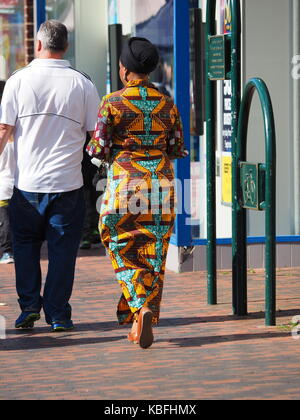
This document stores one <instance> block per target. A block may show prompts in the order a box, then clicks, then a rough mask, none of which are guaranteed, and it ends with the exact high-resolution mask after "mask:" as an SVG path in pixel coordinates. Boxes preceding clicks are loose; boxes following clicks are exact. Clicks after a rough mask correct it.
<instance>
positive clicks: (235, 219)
mask: <svg viewBox="0 0 300 420" xmlns="http://www.w3.org/2000/svg"><path fill="white" fill-rule="evenodd" d="M230 4H231V14H232V30H231V82H232V306H233V313H234V314H235V315H239V316H243V315H246V314H247V244H246V241H247V237H246V212H245V210H244V209H242V208H241V207H240V204H239V194H238V191H239V159H238V156H237V143H238V118H239V110H240V103H241V13H240V1H239V0H231V2H230Z"/></svg>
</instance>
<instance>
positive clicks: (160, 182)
mask: <svg viewBox="0 0 300 420" xmlns="http://www.w3.org/2000/svg"><path fill="white" fill-rule="evenodd" d="M87 152H88V153H89V154H90V156H93V157H96V158H98V159H101V160H104V161H106V162H109V163H110V166H109V171H108V184H107V189H106V193H105V197H104V199H103V202H102V208H101V215H100V232H101V238H102V241H103V243H104V245H105V247H106V248H107V250H108V252H109V255H110V258H111V260H112V265H113V268H114V270H115V273H116V277H117V280H118V281H119V283H120V285H121V288H122V296H121V299H120V302H119V305H118V310H117V316H118V320H119V323H120V324H127V323H130V322H132V320H133V318H134V313H135V312H137V311H138V310H139V309H140V308H141V307H143V306H148V307H149V308H150V309H151V310H152V311H153V313H154V320H153V322H154V323H157V322H158V320H159V310H160V302H161V298H162V290H163V280H164V273H165V264H166V257H167V252H168V247H169V241H170V236H171V233H172V229H173V225H174V220H175V212H174V185H173V182H174V172H173V168H172V164H171V162H170V159H176V158H181V157H185V156H186V152H185V150H184V141H183V130H182V124H181V119H180V115H179V112H178V110H177V108H176V106H175V105H174V103H173V101H172V100H171V99H170V98H168V97H166V96H165V95H163V94H161V93H160V92H159V91H158V90H157V89H155V87H154V86H153V85H151V84H147V83H145V82H144V81H141V80H138V81H135V82H130V83H129V84H128V85H127V86H126V87H125V88H124V89H122V90H121V91H119V92H115V93H113V94H110V95H108V96H106V97H104V99H103V101H102V104H101V106H100V110H99V117H98V123H97V126H96V130H95V134H94V138H93V139H92V140H91V142H90V143H89V145H88V147H87Z"/></svg>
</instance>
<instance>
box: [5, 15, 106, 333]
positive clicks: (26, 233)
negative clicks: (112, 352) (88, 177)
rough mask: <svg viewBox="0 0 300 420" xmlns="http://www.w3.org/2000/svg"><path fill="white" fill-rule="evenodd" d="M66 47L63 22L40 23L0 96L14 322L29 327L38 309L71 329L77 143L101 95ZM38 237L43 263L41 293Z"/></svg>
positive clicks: (79, 196)
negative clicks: (9, 152) (12, 166)
mask: <svg viewBox="0 0 300 420" xmlns="http://www.w3.org/2000/svg"><path fill="white" fill-rule="evenodd" d="M67 47H68V32H67V28H66V27H65V26H64V25H63V24H62V23H60V22H58V21H54V20H50V21H47V22H45V23H43V24H42V25H41V27H40V29H39V32H38V34H37V41H36V47H35V49H36V51H35V52H36V59H35V60H33V61H32V63H31V64H29V65H28V66H27V67H25V68H24V69H22V70H19V71H17V72H15V73H14V74H13V75H12V76H11V77H10V79H9V80H8V81H7V83H6V86H5V89H4V93H3V98H2V106H1V113H0V124H1V125H0V154H1V152H2V150H3V148H4V147H5V144H6V142H7V140H8V138H9V136H10V135H11V134H12V133H14V137H15V157H16V176H15V188H14V194H13V197H12V200H11V203H10V220H11V226H12V236H13V250H14V258H15V268H16V285H17V293H18V296H19V304H20V307H21V310H22V313H21V315H20V317H19V318H18V319H17V321H16V328H32V327H33V325H34V322H35V321H37V320H38V319H39V318H40V311H41V309H42V308H43V309H44V312H45V317H46V322H47V323H48V324H49V325H51V329H52V331H54V332H56V331H66V330H70V329H73V323H72V320H71V306H70V304H69V300H70V297H71V294H72V288H73V282H74V272H75V262H76V256H77V250H78V247H79V242H80V238H81V234H82V226H83V220H84V207H85V206H84V197H83V179H82V173H81V161H82V150H83V145H84V142H85V139H86V133H87V132H89V133H90V135H92V134H93V130H94V128H95V123H96V120H97V110H98V105H99V96H98V93H97V90H96V88H95V86H94V84H93V83H92V82H91V80H90V79H89V78H88V77H87V76H86V75H84V74H81V73H80V72H78V71H76V70H74V69H73V68H71V66H70V63H69V62H68V61H66V60H64V59H63V57H64V54H65V52H66V50H67ZM44 240H46V241H47V244H48V259H49V265H48V273H47V277H46V282H45V287H44V293H43V296H41V268H40V252H41V246H42V243H43V241H44Z"/></svg>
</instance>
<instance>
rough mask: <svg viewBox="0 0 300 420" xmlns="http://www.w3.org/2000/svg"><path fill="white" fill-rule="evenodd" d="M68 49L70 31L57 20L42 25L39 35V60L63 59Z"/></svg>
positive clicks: (37, 44)
mask: <svg viewBox="0 0 300 420" xmlns="http://www.w3.org/2000/svg"><path fill="white" fill-rule="evenodd" d="M67 49H68V30H67V28H66V26H65V25H64V24H63V23H61V22H59V21H57V20H48V21H46V22H44V23H42V24H41V26H40V29H39V31H38V33H37V42H36V57H37V58H51V57H53V58H62V57H63V55H64V54H65V52H66V51H67Z"/></svg>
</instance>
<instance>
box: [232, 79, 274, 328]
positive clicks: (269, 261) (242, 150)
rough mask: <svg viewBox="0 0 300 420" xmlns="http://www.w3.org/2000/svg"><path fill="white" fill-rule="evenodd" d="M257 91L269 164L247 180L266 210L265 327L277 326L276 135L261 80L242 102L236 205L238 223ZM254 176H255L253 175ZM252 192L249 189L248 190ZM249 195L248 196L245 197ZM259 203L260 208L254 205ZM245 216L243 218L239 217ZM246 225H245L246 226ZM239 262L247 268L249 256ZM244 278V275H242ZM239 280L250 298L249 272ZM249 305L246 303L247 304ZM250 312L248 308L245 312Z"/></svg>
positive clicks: (241, 243) (242, 242) (242, 241)
mask: <svg viewBox="0 0 300 420" xmlns="http://www.w3.org/2000/svg"><path fill="white" fill-rule="evenodd" d="M255 91H257V92H258V95H259V99H260V102H261V106H262V112H263V117H264V130H265V149H266V153H265V154H266V163H265V164H257V166H256V168H257V170H256V174H254V170H253V166H255V165H253V164H252V165H251V164H250V166H249V164H248V167H249V168H250V169H249V170H250V172H248V173H247V171H246V177H247V176H248V179H249V177H252V189H251V190H250V191H249V192H250V194H251V193H252V194H255V195H256V197H255V196H254V197H253V198H252V203H251V204H252V206H253V208H255V209H256V210H264V211H265V212H266V220H265V225H266V256H265V269H266V293H265V302H266V317H265V318H266V325H275V324H276V134H275V122H274V113H273V107H272V102H271V98H270V94H269V91H268V88H267V86H266V84H265V82H264V81H263V80H261V79H250V80H249V82H248V83H247V85H246V87H245V91H244V95H243V100H242V104H241V108H240V115H239V124H238V137H237V139H238V141H237V161H238V165H239V178H238V184H239V187H238V191H239V193H238V197H237V198H238V199H237V200H236V203H235V211H236V213H237V218H236V220H239V218H240V217H242V218H243V219H244V218H246V216H245V207H246V208H247V207H248V206H249V204H247V203H245V194H243V192H245V189H247V188H248V187H249V183H247V180H246V179H245V177H243V174H241V171H240V169H241V166H243V164H245V165H247V162H245V161H246V157H247V133H248V122H249V113H250V108H251V103H252V99H253V95H254V93H255ZM254 175H255V176H254ZM248 189H249V188H248ZM246 196H247V195H246ZM255 199H256V200H257V205H256V203H255ZM241 214H242V216H240V215H241ZM245 225H246V223H245ZM237 229H238V243H237V246H238V248H240V247H241V248H242V249H246V246H247V245H246V232H244V231H243V232H241V231H239V227H238V226H237ZM240 263H241V264H242V265H243V266H245V267H247V259H246V257H245V258H244V259H242V260H241V261H240ZM243 276H245V274H244V273H243ZM237 281H238V282H239V283H240V284H242V287H243V290H242V296H245V295H247V292H246V289H247V272H246V276H245V277H243V278H240V277H238V278H237ZM246 304H247V302H246ZM246 312H247V309H246Z"/></svg>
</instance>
